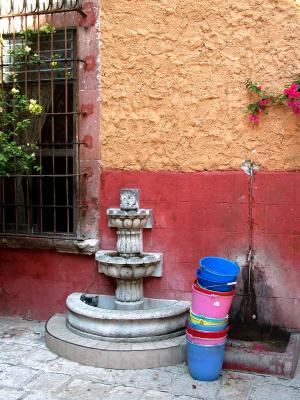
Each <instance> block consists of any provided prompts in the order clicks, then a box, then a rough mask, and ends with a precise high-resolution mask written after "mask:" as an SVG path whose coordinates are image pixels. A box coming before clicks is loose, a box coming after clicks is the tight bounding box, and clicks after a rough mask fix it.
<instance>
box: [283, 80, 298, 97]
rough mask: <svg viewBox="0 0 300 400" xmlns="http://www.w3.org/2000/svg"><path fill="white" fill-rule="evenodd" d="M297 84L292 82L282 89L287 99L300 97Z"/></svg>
mask: <svg viewBox="0 0 300 400" xmlns="http://www.w3.org/2000/svg"><path fill="white" fill-rule="evenodd" d="M298 89H299V86H298V84H297V83H292V84H291V86H290V87H289V88H286V89H284V90H283V93H284V94H286V95H287V96H288V99H295V98H297V97H300V92H298Z"/></svg>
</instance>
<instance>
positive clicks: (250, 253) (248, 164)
mask: <svg viewBox="0 0 300 400" xmlns="http://www.w3.org/2000/svg"><path fill="white" fill-rule="evenodd" d="M241 169H242V170H243V171H244V172H245V173H246V174H247V175H249V191H248V203H249V209H248V220H249V229H248V250H247V254H246V263H247V265H248V294H249V295H251V294H252V293H251V283H252V282H251V276H252V269H253V266H254V254H255V250H254V247H253V184H254V174H255V171H258V170H259V166H258V165H256V164H255V163H254V162H253V161H251V160H246V161H244V162H243V164H242V165H241ZM252 318H253V319H256V315H253V316H252Z"/></svg>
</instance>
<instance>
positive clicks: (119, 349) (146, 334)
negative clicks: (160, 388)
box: [46, 293, 190, 369]
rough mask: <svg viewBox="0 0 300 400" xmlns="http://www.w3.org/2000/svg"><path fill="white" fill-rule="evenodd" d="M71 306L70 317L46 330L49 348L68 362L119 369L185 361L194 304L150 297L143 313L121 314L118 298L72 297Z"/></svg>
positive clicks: (55, 321) (57, 320) (51, 322)
mask: <svg viewBox="0 0 300 400" xmlns="http://www.w3.org/2000/svg"><path fill="white" fill-rule="evenodd" d="M83 300H84V301H83ZM86 302H88V304H87V303H86ZM67 307H68V311H67V315H66V316H62V315H54V316H53V317H52V318H50V320H49V321H48V322H47V325H46V343H47V346H48V347H49V349H50V350H51V351H53V352H54V353H56V354H58V355H60V356H62V357H65V358H68V359H69V360H72V361H77V362H79V363H81V364H85V365H91V366H96V367H103V368H115V369H141V368H155V367H160V366H167V365H176V364H178V363H180V362H183V361H184V359H185V353H184V344H185V334H184V333H185V332H184V327H185V322H186V316H187V312H188V310H189V307H190V302H188V301H176V300H160V299H147V298H145V299H144V303H143V309H142V310H119V309H116V305H115V297H114V296H106V295H99V296H97V295H88V296H84V295H83V294H82V293H72V294H71V295H69V296H68V298H67Z"/></svg>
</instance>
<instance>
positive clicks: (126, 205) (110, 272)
mask: <svg viewBox="0 0 300 400" xmlns="http://www.w3.org/2000/svg"><path fill="white" fill-rule="evenodd" d="M107 215H108V225H109V226H110V227H112V228H116V230H117V245H116V247H117V249H116V250H100V251H98V252H97V253H96V255H95V258H96V260H97V262H98V271H99V272H100V273H103V274H105V275H107V276H110V277H113V278H115V279H116V291H115V296H107V295H96V294H86V293H72V294H70V295H69V296H68V298H67V302H66V304H67V309H68V311H67V315H66V318H65V317H64V316H59V315H56V316H54V317H52V318H51V319H50V320H49V321H48V323H47V326H46V343H47V345H48V347H49V348H50V350H52V351H54V352H55V353H57V354H59V355H63V356H65V357H66V358H69V359H71V360H74V361H78V362H80V363H82V364H87V365H93V366H99V367H106V368H118V369H131V368H152V367H158V366H167V365H174V364H177V363H180V362H182V361H184V359H185V351H184V344H185V322H186V317H187V312H188V310H189V308H190V302H188V301H177V300H164V299H149V298H144V294H143V279H144V278H147V277H149V276H154V277H157V278H159V277H161V276H162V254H161V253H146V252H144V251H143V229H150V228H151V227H152V211H151V210H148V209H140V208H139V193H138V190H137V189H122V190H121V196H120V208H118V209H117V208H110V209H108V210H107Z"/></svg>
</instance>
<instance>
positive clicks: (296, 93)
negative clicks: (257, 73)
mask: <svg viewBox="0 0 300 400" xmlns="http://www.w3.org/2000/svg"><path fill="white" fill-rule="evenodd" d="M246 88H247V89H248V90H249V91H250V92H252V93H255V94H256V95H258V96H259V100H258V101H256V102H255V103H250V104H248V106H247V112H248V113H249V112H250V113H249V120H250V121H251V122H253V123H255V124H258V123H259V119H260V116H261V115H263V114H268V113H269V111H270V109H271V107H273V106H275V105H277V104H280V105H284V106H287V107H289V108H291V109H292V111H293V112H294V113H295V114H299V113H300V78H299V79H298V80H296V81H294V82H292V83H291V84H290V85H288V86H286V87H285V88H284V89H283V90H282V93H280V94H278V95H276V94H274V93H271V92H269V91H268V90H267V89H263V88H262V86H260V85H257V84H256V83H254V82H252V81H251V80H250V79H248V80H247V81H246Z"/></svg>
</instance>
